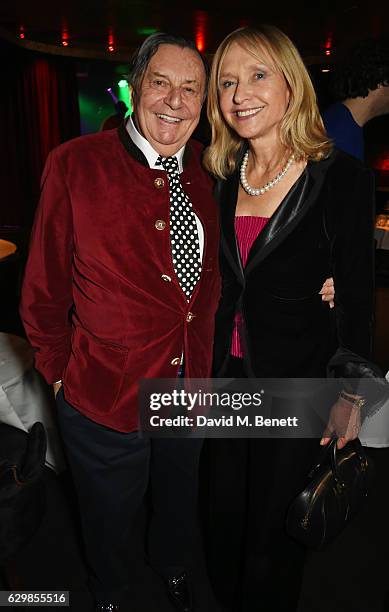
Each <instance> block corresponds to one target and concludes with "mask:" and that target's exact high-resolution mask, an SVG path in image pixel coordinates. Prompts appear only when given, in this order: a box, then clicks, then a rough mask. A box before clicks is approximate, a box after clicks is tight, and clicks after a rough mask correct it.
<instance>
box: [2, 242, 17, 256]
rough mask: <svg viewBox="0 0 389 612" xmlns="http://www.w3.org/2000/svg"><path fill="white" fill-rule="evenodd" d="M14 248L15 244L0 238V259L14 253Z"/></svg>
mask: <svg viewBox="0 0 389 612" xmlns="http://www.w3.org/2000/svg"><path fill="white" fill-rule="evenodd" d="M16 250H17V247H16V244H14V243H13V242H9V240H1V239H0V261H2V260H3V259H6V258H7V257H9V256H10V255H13V254H14V253H16Z"/></svg>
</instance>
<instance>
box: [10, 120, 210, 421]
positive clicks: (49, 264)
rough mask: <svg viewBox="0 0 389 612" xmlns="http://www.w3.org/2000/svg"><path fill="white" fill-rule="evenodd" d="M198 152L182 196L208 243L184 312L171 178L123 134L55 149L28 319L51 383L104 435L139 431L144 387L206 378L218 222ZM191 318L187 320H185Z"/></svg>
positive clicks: (36, 238) (32, 264) (189, 157)
mask: <svg viewBox="0 0 389 612" xmlns="http://www.w3.org/2000/svg"><path fill="white" fill-rule="evenodd" d="M201 151H202V146H201V145H200V144H199V143H196V142H195V141H190V142H189V143H188V144H187V147H186V151H185V156H184V171H183V173H182V174H181V180H182V184H183V186H184V189H185V191H186V192H187V194H188V196H189V197H190V199H191V202H192V204H193V207H194V210H195V212H196V214H197V216H198V217H199V218H200V220H201V222H202V224H203V227H204V235H205V245H204V256H203V266H202V274H201V278H200V281H199V282H198V283H197V286H196V288H195V290H194V292H193V294H192V297H191V299H190V302H189V303H188V302H187V300H186V297H185V295H184V293H183V292H182V290H181V288H180V286H179V283H178V281H177V278H176V275H175V272H174V269H173V264H172V258H171V248H170V238H169V185H168V180H167V175H166V172H165V171H164V170H163V169H161V170H154V169H150V168H149V167H148V165H147V162H146V160H145V158H144V156H143V154H142V153H141V151H140V150H139V149H138V148H137V147H135V145H134V144H133V143H132V141H131V140H130V138H129V136H128V133H127V131H126V129H125V127H124V126H121V128H119V130H112V131H105V132H101V133H99V134H94V135H91V136H84V137H81V138H78V139H75V140H73V141H70V142H68V143H65V144H63V145H61V146H60V147H58V148H57V149H55V150H54V151H53V152H52V153H51V154H50V156H49V159H48V161H47V164H46V168H45V172H44V175H43V181H42V196H41V201H40V205H39V208H38V211H37V215H36V219H35V223H34V228H33V234H32V242H31V248H30V254H29V259H28V263H27V268H26V274H25V279H24V286H23V291H22V303H21V315H22V319H23V321H24V325H25V329H26V333H27V335H28V337H29V340H30V342H31V343H32V345H33V346H34V347H35V348H36V349H37V352H36V366H37V368H38V370H40V371H41V373H42V374H43V375H44V377H45V378H46V380H47V382H48V383H53V382H55V381H57V380H59V379H63V384H64V393H65V398H66V400H67V401H68V402H69V403H70V404H71V405H72V406H74V407H75V408H76V409H78V410H79V411H80V412H82V413H83V414H84V415H86V416H88V417H89V418H91V419H92V420H94V421H96V422H98V423H101V424H102V425H105V426H108V427H111V428H113V429H116V430H119V431H134V430H136V429H138V406H137V387H138V385H137V383H138V381H139V380H140V379H141V378H153V377H156V378H166V377H168V378H169V377H170V378H175V377H176V375H177V372H178V368H179V360H180V357H181V353H182V351H184V358H185V369H186V375H187V376H193V377H200V378H201V377H207V376H209V374H210V371H211V360H212V340H213V333H214V317H215V311H216V307H217V304H218V299H219V294H220V279H219V272H218V248H219V240H218V214H217V206H216V203H215V201H214V199H213V196H212V189H213V183H212V180H211V179H210V177H209V176H208V175H207V174H206V172H205V171H204V170H203V168H202V166H201ZM189 313H191V314H189Z"/></svg>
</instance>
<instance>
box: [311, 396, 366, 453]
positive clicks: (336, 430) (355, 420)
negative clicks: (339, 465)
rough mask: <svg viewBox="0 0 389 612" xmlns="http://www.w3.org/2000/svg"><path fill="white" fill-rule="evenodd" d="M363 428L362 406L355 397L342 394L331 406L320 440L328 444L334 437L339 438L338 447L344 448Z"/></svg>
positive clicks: (321, 442) (322, 443) (323, 443)
mask: <svg viewBox="0 0 389 612" xmlns="http://www.w3.org/2000/svg"><path fill="white" fill-rule="evenodd" d="M360 430H361V407H360V406H358V405H356V404H355V402H354V401H353V399H350V400H347V399H345V398H344V397H342V396H340V397H338V399H337V400H336V402H335V404H334V405H333V406H332V408H331V412H330V416H329V419H328V424H327V427H326V429H325V431H324V434H323V438H322V439H321V441H320V444H321V445H322V446H325V445H326V444H328V442H329V441H330V440H331V438H332V437H336V438H338V442H337V447H338V448H339V449H341V448H344V447H345V446H346V444H347V442H350V441H351V440H355V438H357V437H358V434H359V432H360Z"/></svg>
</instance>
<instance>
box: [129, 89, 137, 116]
mask: <svg viewBox="0 0 389 612" xmlns="http://www.w3.org/2000/svg"><path fill="white" fill-rule="evenodd" d="M130 101H131V108H132V112H134V109H135V106H136V95H135V90H134V88H133V87H130Z"/></svg>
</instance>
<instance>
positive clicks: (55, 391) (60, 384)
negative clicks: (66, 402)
mask: <svg viewBox="0 0 389 612" xmlns="http://www.w3.org/2000/svg"><path fill="white" fill-rule="evenodd" d="M61 387H62V383H61V382H56V383H54V384H53V389H54V397H57V393H58V391H59V390H60V388H61Z"/></svg>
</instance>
